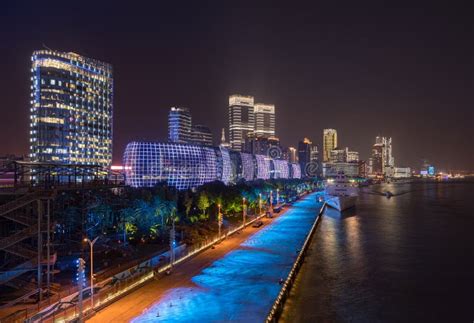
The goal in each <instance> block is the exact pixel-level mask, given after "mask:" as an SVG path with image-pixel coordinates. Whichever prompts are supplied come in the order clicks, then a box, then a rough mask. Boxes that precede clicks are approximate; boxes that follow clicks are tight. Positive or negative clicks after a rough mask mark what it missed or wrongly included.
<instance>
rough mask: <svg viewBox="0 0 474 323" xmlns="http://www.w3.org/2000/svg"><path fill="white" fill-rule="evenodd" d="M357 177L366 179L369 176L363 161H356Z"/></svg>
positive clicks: (366, 165)
mask: <svg viewBox="0 0 474 323" xmlns="http://www.w3.org/2000/svg"><path fill="white" fill-rule="evenodd" d="M358 165H359V177H367V176H368V174H369V166H368V164H367V163H366V162H365V161H364V160H359V161H358Z"/></svg>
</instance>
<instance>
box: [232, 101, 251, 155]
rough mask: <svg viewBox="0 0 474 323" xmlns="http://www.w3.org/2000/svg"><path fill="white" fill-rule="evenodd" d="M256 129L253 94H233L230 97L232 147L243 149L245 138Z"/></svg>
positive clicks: (236, 149) (237, 149)
mask: <svg viewBox="0 0 474 323" xmlns="http://www.w3.org/2000/svg"><path fill="white" fill-rule="evenodd" d="M254 130H255V114H254V98H253V96H243V95H237V94H236V95H231V96H230V97H229V135H230V147H231V148H232V149H233V150H235V151H243V150H244V145H245V139H246V138H247V136H248V134H249V133H253V132H254Z"/></svg>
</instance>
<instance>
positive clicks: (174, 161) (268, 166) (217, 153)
mask: <svg viewBox="0 0 474 323" xmlns="http://www.w3.org/2000/svg"><path fill="white" fill-rule="evenodd" d="M123 168H124V170H125V175H126V184H127V185H130V186H132V187H153V186H155V185H157V184H159V183H163V182H164V183H167V184H168V185H169V186H173V187H176V188H177V189H179V190H183V189H190V188H196V187H198V186H200V185H202V184H204V183H208V182H212V181H221V182H223V183H224V184H226V185H227V184H234V183H236V182H238V181H240V180H245V181H253V180H257V179H264V180H265V179H277V178H300V177H301V169H300V167H299V165H298V164H291V163H288V162H287V161H284V160H277V159H272V158H270V157H268V156H266V155H253V154H247V153H242V152H236V151H233V150H228V149H225V148H222V147H208V146H198V145H190V144H175V143H155V142H131V143H129V144H128V145H127V147H126V149H125V152H124V155H123Z"/></svg>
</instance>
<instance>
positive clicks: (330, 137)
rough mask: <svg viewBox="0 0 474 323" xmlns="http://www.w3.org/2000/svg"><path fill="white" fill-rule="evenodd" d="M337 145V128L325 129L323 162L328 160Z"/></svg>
mask: <svg viewBox="0 0 474 323" xmlns="http://www.w3.org/2000/svg"><path fill="white" fill-rule="evenodd" d="M336 147H337V131H336V130H335V129H324V131H323V162H328V161H329V158H330V156H331V150H334V149H335V148H336Z"/></svg>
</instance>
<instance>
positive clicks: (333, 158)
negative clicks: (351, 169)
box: [329, 147, 349, 163]
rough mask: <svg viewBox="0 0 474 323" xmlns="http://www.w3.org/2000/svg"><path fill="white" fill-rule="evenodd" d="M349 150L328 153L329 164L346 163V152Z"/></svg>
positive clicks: (335, 150)
mask: <svg viewBox="0 0 474 323" xmlns="http://www.w3.org/2000/svg"><path fill="white" fill-rule="evenodd" d="M348 151H349V148H347V147H346V148H337V147H336V148H335V149H333V150H331V151H330V153H329V162H330V163H346V162H347V152H348Z"/></svg>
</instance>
